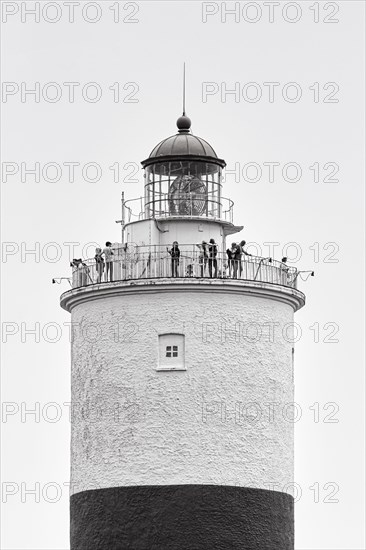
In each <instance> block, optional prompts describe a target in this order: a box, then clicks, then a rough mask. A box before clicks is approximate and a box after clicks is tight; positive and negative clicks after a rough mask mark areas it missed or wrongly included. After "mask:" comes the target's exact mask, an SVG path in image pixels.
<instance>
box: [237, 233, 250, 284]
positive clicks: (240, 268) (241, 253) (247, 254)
mask: <svg viewBox="0 0 366 550" xmlns="http://www.w3.org/2000/svg"><path fill="white" fill-rule="evenodd" d="M245 245H246V241H240V244H239V246H240V256H241V258H240V264H239V278H240V279H241V275H242V273H243V262H242V260H244V261H245V256H252V254H249V252H247V251H246V250H245V248H244V247H245ZM245 272H246V270H245Z"/></svg>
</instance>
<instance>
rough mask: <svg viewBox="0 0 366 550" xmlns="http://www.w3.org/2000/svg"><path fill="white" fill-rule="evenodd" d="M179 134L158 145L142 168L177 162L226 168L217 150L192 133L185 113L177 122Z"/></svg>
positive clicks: (143, 162) (189, 121)
mask: <svg viewBox="0 0 366 550" xmlns="http://www.w3.org/2000/svg"><path fill="white" fill-rule="evenodd" d="M177 127H178V133H177V134H175V135H173V136H169V137H167V138H165V139H163V140H162V141H160V143H158V144H157V145H156V146H155V147H154V149H153V150H152V151H151V153H150V156H149V158H148V159H146V160H144V161H142V163H141V164H142V166H143V167H145V166H148V165H151V164H155V163H156V162H164V161H168V160H173V159H174V160H175V159H177V157H179V158H180V159H181V160H196V161H203V162H212V163H214V164H216V165H219V166H221V167H222V168H223V167H224V166H226V163H225V161H224V160H222V159H219V158H218V156H217V154H216V152H215V150H214V149H213V147H211V145H210V144H209V143H208V142H207V141H206V140H204V139H202V138H200V137H198V136H195V135H193V134H192V133H191V120H190V118H189V117H188V116H186V115H185V113H183V115H182V116H181V117H179V118H178V120H177Z"/></svg>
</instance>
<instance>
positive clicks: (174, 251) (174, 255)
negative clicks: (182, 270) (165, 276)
mask: <svg viewBox="0 0 366 550" xmlns="http://www.w3.org/2000/svg"><path fill="white" fill-rule="evenodd" d="M167 252H169V254H170V256H171V259H172V277H178V266H179V258H180V250H179V245H178V243H177V241H174V242H173V246H172V248H171V249H170V250H169V249H168V248H167Z"/></svg>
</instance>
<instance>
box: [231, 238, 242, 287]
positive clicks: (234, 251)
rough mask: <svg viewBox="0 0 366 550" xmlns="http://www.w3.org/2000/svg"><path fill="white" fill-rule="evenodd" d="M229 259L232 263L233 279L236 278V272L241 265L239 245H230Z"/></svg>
mask: <svg viewBox="0 0 366 550" xmlns="http://www.w3.org/2000/svg"><path fill="white" fill-rule="evenodd" d="M231 258H232V262H233V278H234V279H237V278H238V270H239V266H240V263H241V249H240V245H238V244H236V243H232V245H231Z"/></svg>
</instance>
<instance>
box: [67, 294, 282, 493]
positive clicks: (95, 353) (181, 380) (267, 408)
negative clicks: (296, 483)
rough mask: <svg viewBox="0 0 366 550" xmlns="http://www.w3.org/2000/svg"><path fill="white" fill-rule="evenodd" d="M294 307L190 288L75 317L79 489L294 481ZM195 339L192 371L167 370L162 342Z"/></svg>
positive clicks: (123, 299)
mask: <svg viewBox="0 0 366 550" xmlns="http://www.w3.org/2000/svg"><path fill="white" fill-rule="evenodd" d="M292 321H293V309H292V308H291V306H290V305H287V304H286V303H281V302H278V301H275V300H271V299H269V298H260V297H253V296H244V295H243V296H241V295H239V294H233V293H227V294H225V293H220V294H217V295H216V294H215V292H212V293H205V292H203V293H202V294H199V293H197V292H196V293H193V292H190V291H189V289H187V290H185V289H184V290H180V291H178V290H177V291H176V292H161V291H160V292H157V293H151V294H149V295H148V296H147V295H146V294H145V293H144V292H141V293H136V294H135V295H123V293H122V292H121V294H120V295H117V296H113V297H105V298H103V299H96V300H91V301H89V302H84V303H80V304H77V305H75V307H74V308H73V310H72V323H73V327H74V330H73V332H74V336H73V341H72V400H73V422H72V442H71V450H72V472H71V477H72V480H71V481H72V485H71V487H72V491H71V492H72V493H78V492H81V491H85V490H90V489H98V488H108V487H122V486H137V485H139V486H141V485H182V484H188V485H189V484H191V485H192V484H210V485H232V486H234V485H237V486H240V487H255V488H262V489H268V488H270V487H271V486H272V484H277V487H276V489H277V490H278V491H281V490H282V488H283V487H284V486H286V485H287V484H288V483H290V482H291V481H292V479H293V422H291V414H292V406H291V403H292V401H293V381H292V380H293V374H292V368H293V367H292V347H293V343H292V342H291V323H292ZM168 332H177V333H182V334H184V335H185V364H186V367H187V370H186V371H177V372H158V371H157V370H156V367H157V364H158V335H159V334H162V333H168Z"/></svg>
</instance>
